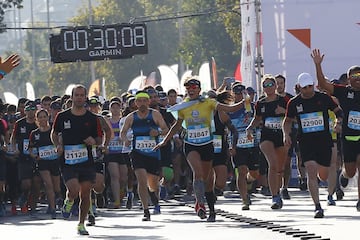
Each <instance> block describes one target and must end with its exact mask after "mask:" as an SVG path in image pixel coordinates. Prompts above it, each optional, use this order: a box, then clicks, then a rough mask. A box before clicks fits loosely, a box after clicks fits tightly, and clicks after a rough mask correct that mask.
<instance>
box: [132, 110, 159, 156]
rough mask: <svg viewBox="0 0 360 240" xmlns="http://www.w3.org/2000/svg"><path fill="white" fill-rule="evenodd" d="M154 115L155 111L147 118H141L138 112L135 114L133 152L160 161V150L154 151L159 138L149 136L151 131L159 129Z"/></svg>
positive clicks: (150, 112) (150, 111)
mask: <svg viewBox="0 0 360 240" xmlns="http://www.w3.org/2000/svg"><path fill="white" fill-rule="evenodd" d="M152 113H153V110H151V109H150V110H149V113H148V115H147V116H146V117H145V118H140V117H139V115H138V111H135V112H134V113H133V116H134V119H133V123H132V126H131V128H132V129H133V135H134V136H133V151H135V152H137V153H140V154H142V155H146V156H149V157H153V158H157V159H159V160H160V150H156V151H153V150H152V149H153V148H154V147H155V146H156V144H157V143H158V137H151V136H149V133H150V130H151V129H158V126H157V125H156V123H155V122H154V119H153V117H152Z"/></svg>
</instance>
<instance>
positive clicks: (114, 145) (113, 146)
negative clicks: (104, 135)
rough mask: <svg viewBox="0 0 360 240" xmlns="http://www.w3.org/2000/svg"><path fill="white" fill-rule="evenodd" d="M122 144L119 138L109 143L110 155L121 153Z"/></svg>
mask: <svg viewBox="0 0 360 240" xmlns="http://www.w3.org/2000/svg"><path fill="white" fill-rule="evenodd" d="M121 151H122V143H121V142H120V138H119V137H114V138H113V139H111V140H110V142H109V153H121Z"/></svg>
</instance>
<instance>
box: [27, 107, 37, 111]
mask: <svg viewBox="0 0 360 240" xmlns="http://www.w3.org/2000/svg"><path fill="white" fill-rule="evenodd" d="M35 110H36V107H27V108H25V111H35Z"/></svg>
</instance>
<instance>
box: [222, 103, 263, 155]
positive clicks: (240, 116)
mask: <svg viewBox="0 0 360 240" xmlns="http://www.w3.org/2000/svg"><path fill="white" fill-rule="evenodd" d="M228 115H229V117H230V120H231V123H232V124H233V125H234V126H235V128H236V130H237V132H238V141H237V143H236V147H237V148H253V147H255V146H257V145H258V140H259V139H257V138H256V137H255V138H253V139H251V140H249V139H248V138H247V135H246V128H247V127H248V126H249V124H250V123H251V120H252V118H253V116H254V104H253V103H251V111H246V110H245V108H242V109H240V110H238V111H236V112H232V113H228ZM256 131H258V130H256V129H254V132H253V135H254V136H257V134H256Z"/></svg>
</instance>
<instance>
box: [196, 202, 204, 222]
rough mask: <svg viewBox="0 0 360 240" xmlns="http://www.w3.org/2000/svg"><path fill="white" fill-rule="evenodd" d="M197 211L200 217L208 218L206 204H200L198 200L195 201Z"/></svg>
mask: <svg viewBox="0 0 360 240" xmlns="http://www.w3.org/2000/svg"><path fill="white" fill-rule="evenodd" d="M195 211H196V214H197V215H198V216H199V218H200V219H205V218H206V209H205V205H204V204H199V203H198V202H197V201H196V203H195Z"/></svg>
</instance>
